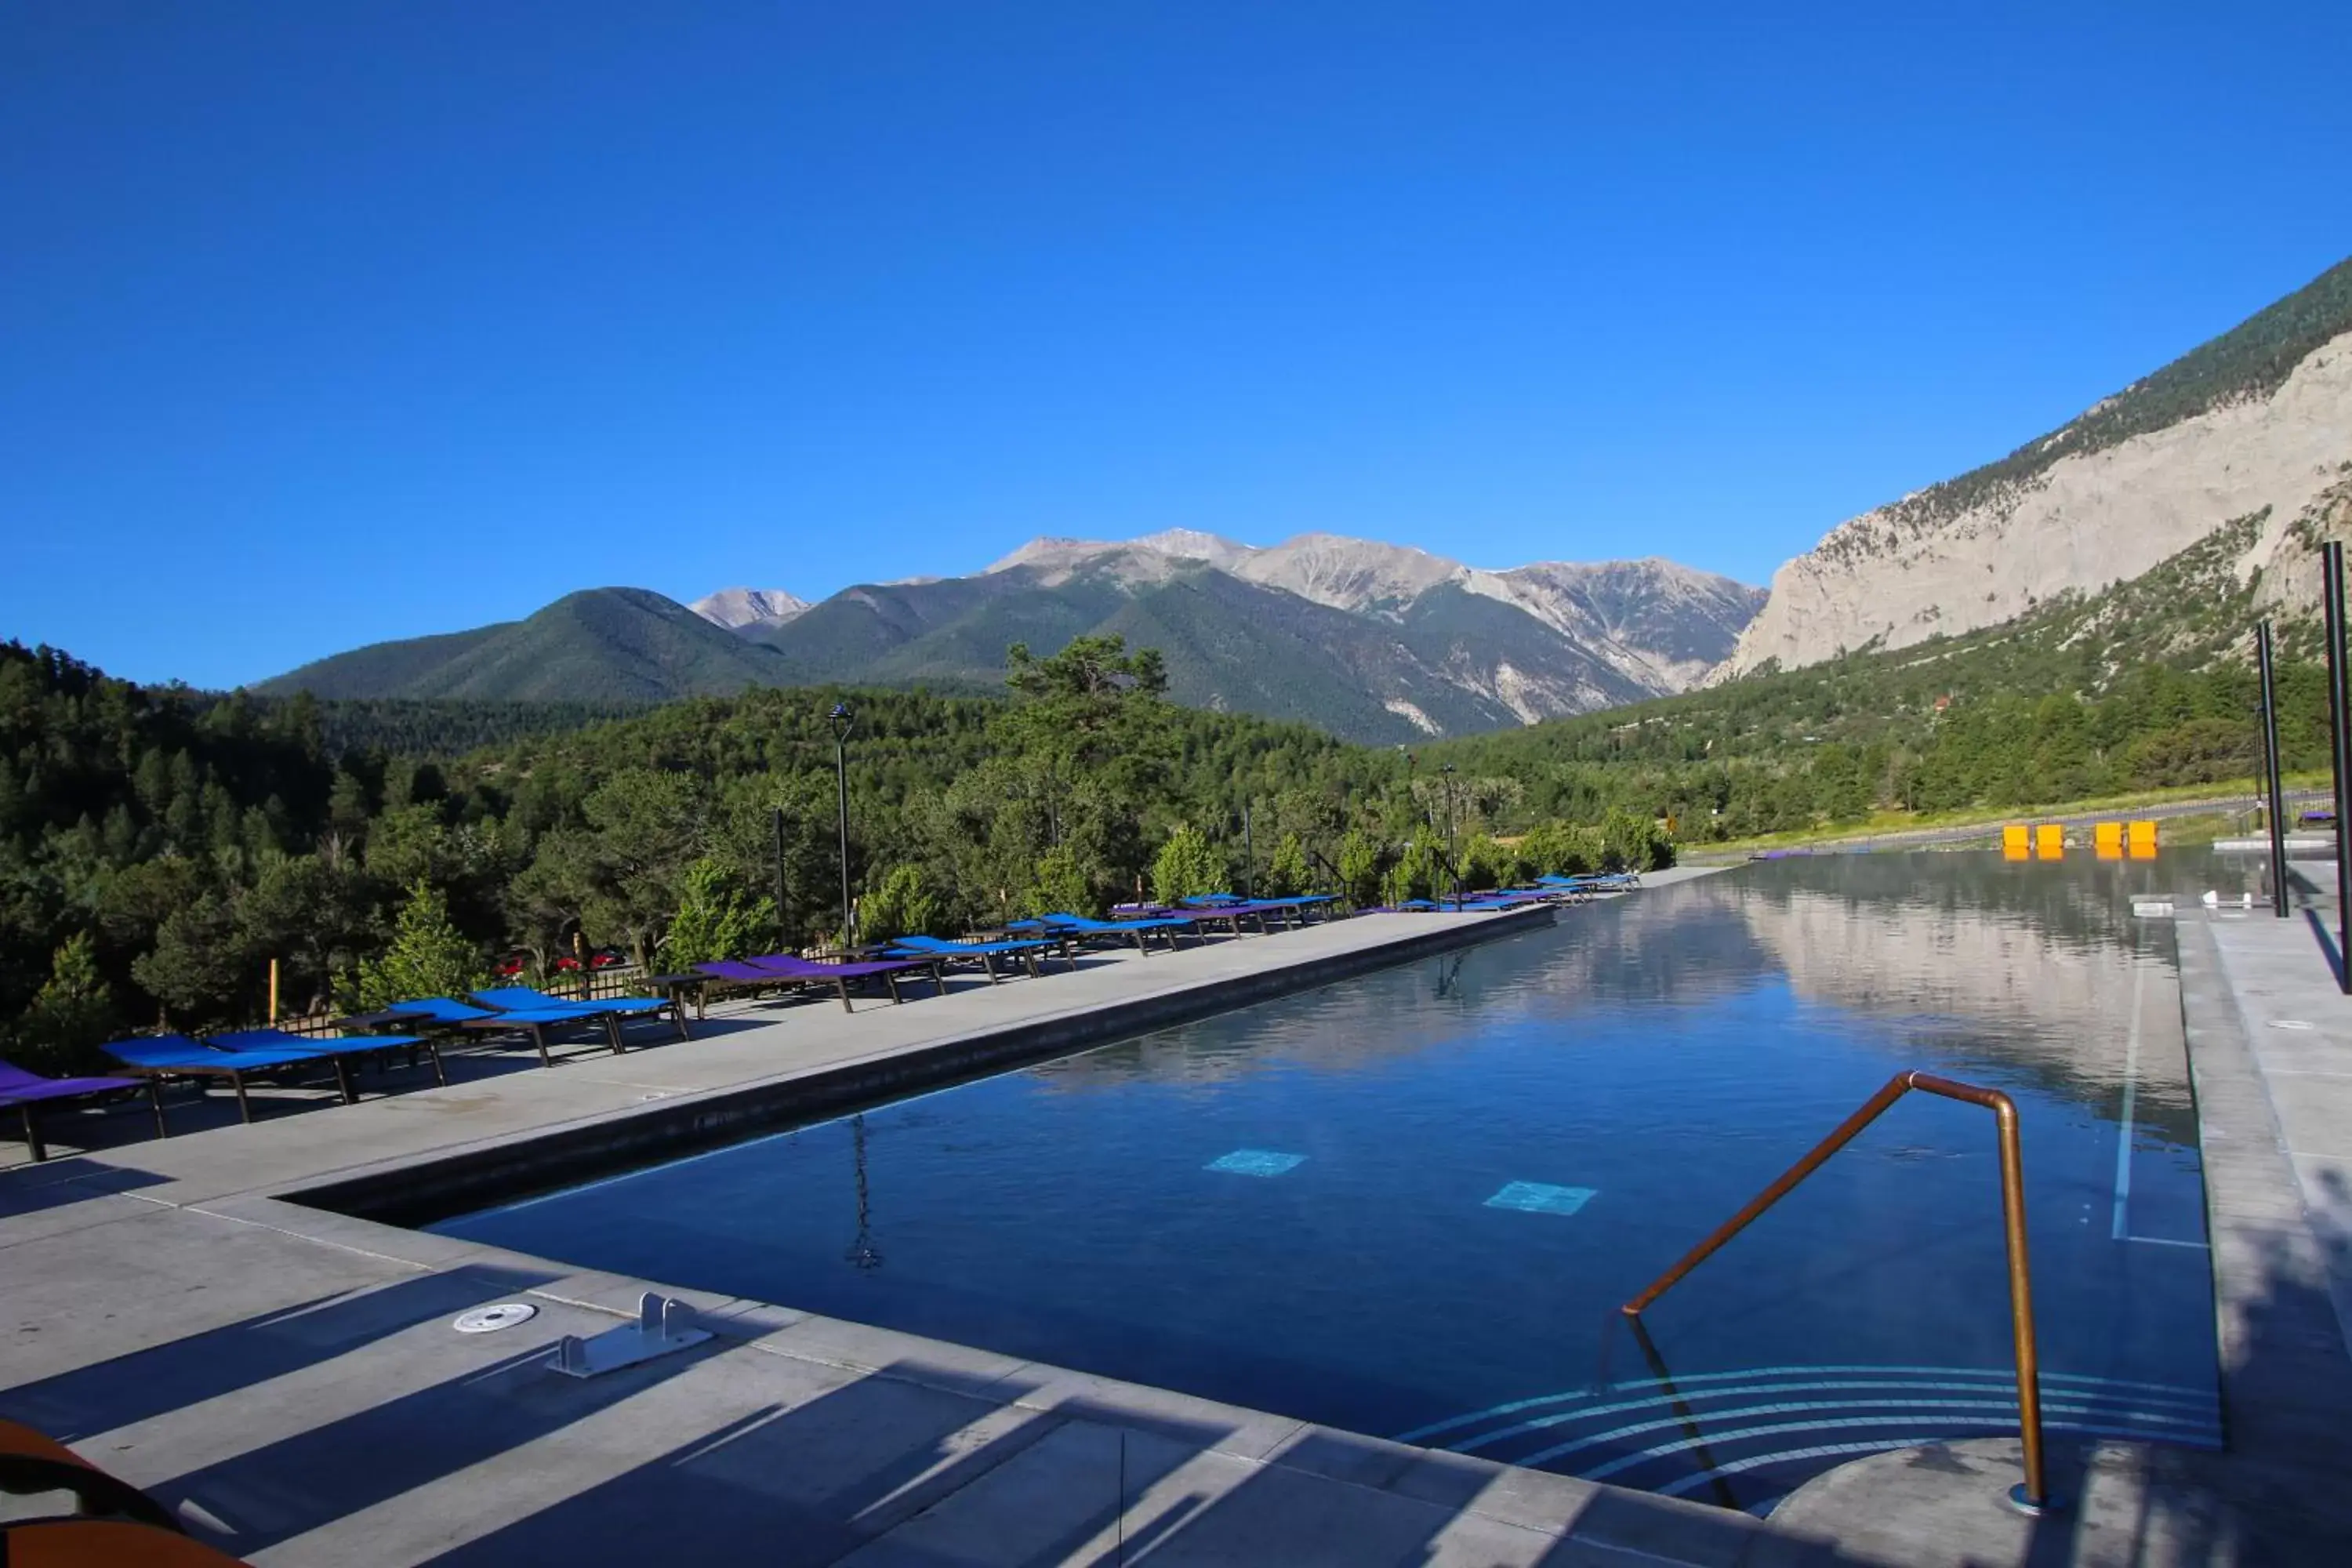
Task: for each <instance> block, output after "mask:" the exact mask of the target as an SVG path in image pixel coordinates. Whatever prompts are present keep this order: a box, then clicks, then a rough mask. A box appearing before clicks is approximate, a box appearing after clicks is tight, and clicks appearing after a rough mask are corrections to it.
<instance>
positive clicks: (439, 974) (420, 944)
mask: <svg viewBox="0 0 2352 1568" xmlns="http://www.w3.org/2000/svg"><path fill="white" fill-rule="evenodd" d="M486 978H487V977H486V974H485V973H484V970H483V967H482V954H481V950H480V949H479V948H478V947H476V946H475V945H474V944H473V943H472V942H468V941H467V940H466V937H465V934H464V933H463V932H461V931H458V929H457V927H456V926H455V925H453V924H451V923H450V921H449V904H448V900H446V899H444V898H443V897H442V896H441V893H440V890H439V889H436V888H435V887H434V886H433V885H432V884H431V883H429V882H425V881H422V880H420V881H418V882H416V883H415V885H414V886H412V887H411V888H410V889H408V897H407V898H406V899H404V900H402V902H401V906H400V913H399V915H398V916H397V917H396V918H395V919H394V922H393V930H392V943H391V945H390V946H388V947H386V948H385V949H384V950H383V955H382V956H381V957H377V958H363V959H362V960H360V976H359V1005H360V1006H362V1008H376V1007H385V1006H389V1005H392V1004H393V1003H394V1002H404V1001H407V1000H409V999H411V998H413V997H418V996H463V995H465V994H467V992H469V991H473V990H476V989H478V987H480V986H481V985H482V984H484V983H485V981H486Z"/></svg>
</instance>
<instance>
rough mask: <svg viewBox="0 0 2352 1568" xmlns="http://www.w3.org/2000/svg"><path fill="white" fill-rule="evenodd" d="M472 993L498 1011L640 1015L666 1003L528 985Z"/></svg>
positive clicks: (504, 986)
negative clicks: (573, 993)
mask: <svg viewBox="0 0 2352 1568" xmlns="http://www.w3.org/2000/svg"><path fill="white" fill-rule="evenodd" d="M473 996H474V1000H475V1001H477V1002H479V1003H480V1004H481V1005H483V1006H485V1007H495V1008H497V1009H498V1010H499V1011H500V1012H502V1013H508V1012H514V1011H516V1010H518V1009H520V1010H521V1011H524V1012H541V1011H544V1010H546V1009H548V1008H551V1007H581V1008H594V1009H596V1010H597V1011H599V1012H604V1013H618V1014H619V1015H621V1016H623V1017H625V1018H644V1017H650V1016H653V1015H654V1014H656V1013H658V1012H660V1011H662V1010H663V1009H664V1008H666V1007H667V1006H668V1005H669V1003H668V1002H667V1000H666V999H664V998H662V997H659V996H599V997H593V998H591V999H589V1000H588V1001H585V1002H583V1001H581V1000H579V999H578V998H576V997H565V996H552V995H550V994H548V993H546V992H544V991H537V990H533V989H532V988H531V987H530V986H528V985H501V986H499V988H497V989H496V990H493V991H477V992H475V993H474V994H473Z"/></svg>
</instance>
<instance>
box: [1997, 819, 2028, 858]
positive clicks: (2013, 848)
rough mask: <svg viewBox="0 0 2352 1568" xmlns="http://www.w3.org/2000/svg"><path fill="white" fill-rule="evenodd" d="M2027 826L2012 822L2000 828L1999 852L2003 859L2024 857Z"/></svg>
mask: <svg viewBox="0 0 2352 1568" xmlns="http://www.w3.org/2000/svg"><path fill="white" fill-rule="evenodd" d="M2026 834H2027V828H2026V826H2025V824H2023V823H2021V822H2012V823H2011V824H2010V825H2009V826H2006V827H2004V828H2002V829H2001V830H2000V853H2001V858H2003V859H2005V860H2022V859H2024V858H2025V846H2026Z"/></svg>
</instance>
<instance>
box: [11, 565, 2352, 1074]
mask: <svg viewBox="0 0 2352 1568" xmlns="http://www.w3.org/2000/svg"><path fill="white" fill-rule="evenodd" d="M2225 543H2226V542H2225ZM2193 553H2194V552H2190V555H2191V556H2192V557H2193ZM2203 570H2204V568H2203V566H2202V565H2200V560H2198V559H2194V558H2190V557H2184V558H2182V559H2180V560H2177V561H2175V562H2173V563H2167V564H2166V567H2165V568H2162V569H2160V570H2159V573H2158V574H2150V576H2149V577H2148V578H2144V579H2141V580H2140V581H2139V582H2137V583H2136V584H2125V585H2122V586H2120V587H2118V588H2117V589H2115V590H2111V591H2110V592H2109V593H2108V594H2107V595H2096V596H2093V597H2091V598H2088V599H2084V600H2079V601H2075V600H2069V601H2066V602H2062V603H2059V604H2056V605H2051V606H2048V607H2047V608H2046V609H2045V610H2043V611H2042V612H2039V613H2037V614H2036V615H2034V616H2028V617H2025V618H2023V619H2022V620H2021V621H2018V622H2013V623H2011V624H2010V625H2009V626H2003V627H1997V628H1993V629H1992V630H1990V631H1988V632H1982V633H1978V634H1974V635H1972V636H1970V637H1964V638H1954V639H1944V640H1939V641H1936V642H1930V643H1927V644H1924V645H1921V646H1919V647H1911V648H1906V649H1903V650H1900V651H1899V652H1893V653H1889V652H1883V651H1872V650H1864V651H1862V652H1859V653H1855V654H1853V655H1850V656H1848V657H1846V658H1841V659H1838V660H1835V661H1832V662H1831V663H1828V664H1824V665H1821V666H1817V667H1811V668H1804V669H1799V670H1790V671H1766V672H1762V673H1759V674H1757V675H1754V676H1751V677H1748V678H1746V679H1740V680H1738V681H1733V682H1729V683H1727V684H1724V685H1721V686H1717V687H1714V688H1710V689H1702V690H1699V691H1695V692H1692V693H1688V694H1685V695H1683V696H1680V697H1675V698H1668V699H1664V700H1655V701H1650V702H1644V703H1641V704H1637V705H1634V706H1632V707H1627V708H1622V709H1615V710H1608V711H1604V712H1601V713H1596V714H1591V715H1587V716H1584V717H1581V718H1577V719H1571V720H1564V721H1552V722H1549V723H1544V724H1538V725H1534V726H1530V727H1528V728H1525V729H1521V730H1515V731H1502V732H1497V733H1493V734H1487V735H1480V736H1474V737H1468V738H1464V739H1459V740H1454V741H1447V742H1437V743H1433V744H1430V745H1428V746H1425V747H1422V748H1418V749H1415V750H1412V751H1408V750H1406V749H1403V748H1396V747H1367V746H1360V745H1355V744H1351V743H1349V742H1342V741H1339V740H1337V739H1334V738H1332V737H1330V736H1328V735H1327V734H1324V733H1322V732H1321V731H1317V730H1314V729H1311V728H1308V727H1307V726H1304V725H1298V724H1285V723H1278V722H1274V721H1267V720H1263V719H1257V718H1252V717H1247V716H1243V715H1237V714H1233V713H1220V712H1211V711H1204V710H1194V709H1188V708H1184V707H1181V706H1180V705H1177V704H1175V703H1173V702H1171V701H1170V700H1168V698H1167V695H1166V692H1167V685H1168V677H1167V673H1166V670H1165V668H1163V666H1162V664H1161V661H1160V656H1159V654H1158V653H1157V651H1156V650H1154V649H1151V648H1129V647H1127V646H1126V645H1125V644H1124V643H1123V642H1122V641H1121V640H1120V639H1119V638H1118V637H1116V636H1089V637H1079V638H1077V639H1076V641H1073V642H1071V643H1070V644H1068V645H1067V646H1066V647H1064V648H1063V649H1062V650H1061V651H1060V652H1058V653H1055V654H1054V655H1052V656H1051V657H1043V658H1040V657H1034V656H1032V655H1031V654H1030V652H1029V651H1028V649H1027V648H1025V647H1022V646H1019V645H1015V646H1014V647H1012V648H1011V649H1010V650H1009V652H1008V657H1007V659H1006V666H1005V675H1004V686H1003V691H1002V694H1001V695H997V696H986V697H982V696H965V695H940V694H935V693H930V692H926V691H921V690H912V691H910V690H901V689H891V690H854V689H846V688H823V689H767V688H755V689H751V690H750V691H747V692H745V693H743V694H741V695H740V696H735V697H725V698H698V699H691V700H684V701H677V702H673V703H668V704H666V705H662V706H658V707H651V708H643V709H617V708H609V707H607V708H598V707H593V706H587V705H572V706H570V707H565V706H562V705H556V704H546V705H533V704H520V703H518V704H506V703H481V702H464V701H449V702H432V701H415V702H398V703H388V702H335V701H320V700H313V699H311V698H310V697H309V696H306V695H297V696H294V697H291V698H260V697H256V696H252V695H249V694H246V693H233V694H228V695H220V694H212V693H203V692H197V691H194V690H191V689H187V688H184V687H177V686H173V687H147V686H141V685H137V684H134V683H131V682H129V681H124V680H121V679H112V678H110V677H108V676H106V675H104V674H103V673H101V672H100V671H99V670H97V669H95V668H91V667H89V666H88V665H87V664H84V663H81V662H79V661H78V660H76V659H74V658H71V657H69V656H68V655H67V654H65V653H62V652H59V651H57V650H55V649H50V648H47V647H37V648H26V647H23V646H21V645H18V644H14V643H8V644H0V1051H5V1054H6V1055H7V1056H8V1057H9V1058H10V1059H12V1060H15V1061H16V1062H18V1063H19V1064H20V1065H24V1066H27V1067H33V1068H39V1069H42V1070H56V1071H64V1070H70V1069H73V1068H83V1067H87V1066H89V1065H91V1063H92V1058H91V1057H90V1050H91V1048H92V1047H94V1045H95V1044H96V1043H97V1042H98V1041H100V1040H103V1039H106V1038H109V1037H113V1036H114V1035H117V1034H120V1033H123V1032H127V1031H130V1030H133V1029H139V1028H145V1027H151V1026H156V1025H158V1024H168V1025H170V1026H174V1027H181V1028H203V1027H207V1026H218V1025H224V1024H230V1023H237V1022H252V1021H257V1020H258V1019H260V1018H261V1017H262V1016H263V1015H264V1013H265V1012H266V1010H267V1007H268V1000H267V998H268V993H267V989H266V988H267V984H268V982H267V976H268V969H269V965H270V963H271V961H272V960H275V961H276V962H277V965H278V975H279V984H280V992H279V996H280V1010H281V1012H282V1013H285V1014H289V1015H292V1014H306V1013H314V1012H324V1011H330V1010H336V1009H352V1008H358V1007H362V1006H366V1005H375V1004H378V1003H381V1002H383V1001H387V1000H391V999H393V998H394V997H397V996H401V995H407V994H415V992H416V991H417V990H418V989H432V988H446V987H450V986H457V985H462V984H466V983H467V982H469V981H474V980H478V979H479V978H481V977H483V976H486V975H487V974H488V973H489V972H490V971H491V970H492V968H493V967H494V966H504V965H518V966H519V967H520V973H524V974H525V975H527V976H534V977H541V978H545V977H552V976H555V975H557V974H559V973H562V970H563V969H565V968H566V967H567V966H568V965H569V964H572V963H577V962H578V961H579V960H580V959H581V958H583V957H584V956H585V955H586V954H587V953H588V952H590V951H591V950H610V951H614V952H618V953H620V954H622V955H624V956H625V957H626V958H628V959H630V960H633V961H635V962H636V963H642V964H644V965H646V967H647V968H648V969H651V970H656V971H659V970H675V969H679V968H684V967H687V966H688V965H690V964H692V963H696V962H700V961H704V960H708V959H711V958H718V957H726V956H734V955H740V954H742V953H747V952H769V951H773V950H775V949H777V948H778V947H780V946H793V947H801V946H805V945H810V944H819V943H826V942H836V941H838V940H839V939H840V937H841V936H842V934H843V913H842V903H843V885H842V884H843V872H842V863H841V858H840V844H839V839H838V837H837V836H838V831H839V830H838V826H837V817H836V814H837V811H838V810H839V806H840V802H839V800H838V799H837V797H836V788H837V783H836V773H835V763H836V755H838V757H839V759H840V763H841V774H840V778H841V781H842V783H844V784H845V795H846V805H847V817H848V824H849V832H848V859H847V868H848V869H847V881H848V889H847V890H848V895H849V898H850V900H852V901H853V904H854V909H855V926H854V933H855V935H856V937H857V939H859V940H861V941H872V940H876V939H879V938H883V937H887V936H890V935H895V934H900V933H905V932H912V931H929V932H933V933H937V934H940V935H949V936H952V935H958V934H961V933H963V932H966V931H972V930H981V929H987V928H990V927H992V926H996V925H999V924H1001V923H1002V922H1003V921H1004V920H1006V919H1008V918H1012V917H1015V916H1019V915H1023V914H1028V913H1035V912H1043V911H1050V910H1077V911H1082V912H1088V913H1101V912H1103V911H1105V910H1107V909H1108V907H1109V906H1111V905H1112V904H1114V903H1117V902H1119V901H1122V900H1129V899H1133V898H1137V897H1139V896H1144V897H1156V898H1171V897H1175V896H1179V895H1182V894H1189V893H1198V892H1206V891H1213V890H1218V889H1235V890H1248V891H1252V892H1256V893H1279V892H1286V891H1304V890H1309V889H1314V890H1324V891H1332V892H1337V893H1339V894H1340V895H1342V896H1343V897H1345V898H1346V899H1348V900H1349V901H1351V902H1353V903H1355V904H1358V905H1369V904H1372V903H1378V902H1384V901H1394V900H1402V899H1404V898H1409V897H1417V896H1426V895H1428V894H1431V893H1433V892H1436V891H1441V890H1443V889H1445V888H1447V887H1449V886H1451V885H1453V884H1454V881H1455V880H1456V879H1458V880H1459V882H1460V883H1461V885H1463V886H1465V887H1468V888H1477V887H1488V886H1495V885H1498V884H1507V883H1509V882H1511V881H1515V880H1517V879H1521V878H1524V877H1526V876H1528V875H1529V874H1531V873H1533V872H1536V871H1576V870H1581V869H1600V868H1617V867H1623V866H1633V867H1636V868H1650V867H1655V866H1659V865H1663V864H1665V863H1668V862H1669V861H1670V860H1671V858H1673V856H1674V853H1675V841H1674V840H1675V837H1679V838H1680V839H1681V840H1682V841H1684V842H1706V841H1710V840H1722V839H1727V838H1733V837H1746V836H1748V835H1751V834H1756V833H1761V832H1768V831H1775V830H1783V829H1791V828H1805V827H1811V826H1821V825H1825V824H1835V823H1840V822H1850V821H1858V820H1860V819H1862V818H1864V817H1865V816H1868V815H1869V814H1871V813H1872V812H1873V811H1874V810H1877V809H1881V808H1885V807H1903V808H1908V809H1913V810H1932V809H1945V808H1952V807H1959V806H1969V805H1981V806H1990V807H1999V808H2011V807H2013V808H2017V809H2020V810H2024V809H2029V808H2031V807H2032V806H2035V805H2043V804H2051V803H2055V802H2059V801H2065V800H2074V799H2080V798H2084V797H2088V796H2095V795H2101V794H2104V793H2108V792H2112V791H2119V790H2127V789H2137V788H2145V787H2158V786H2165V785H2175V784H2207V783H2221V782H2223V781H2229V780H2237V779H2242V778H2245V777H2248V776H2250V775H2251V774H2252V772H2253V771H2254V764H2255V759H2256V757H2257V755H2258V751H2257V747H2258V736H2259V724H2258V702H2257V693H2256V687H2255V682H2254V677H2253V673H2252V668H2251V667H2250V666H2249V664H2248V662H2247V661H2246V659H2245V658H2243V646H2242V645H2243V643H2244V640H2245V639H2244V637H2242V635H2241V628H2242V627H2243V626H2245V625H2246V624H2247V622H2246V619H2245V618H2244V614H2243V613H2244V612H2245V610H2246V605H2244V604H2243V603H2242V601H2241V600H2239V599H2232V598H2231V597H2230V596H2229V594H2228V593H2226V592H2224V593H2223V594H2222V597H2221V601H2220V602H2215V601H2214V599H2213V598H2212V595H2211V594H2210V593H2206V592H2204V590H2206V589H2208V588H2210V587H2212V586H2213V584H2209V583H2206V582H2205V581H2203V580H2202V579H2201V578H2200V577H2199V575H2198V574H2200V572H2201V571H2203ZM2165 573H2169V574H2171V575H2169V576H2166V575H2163V574H2165ZM2187 588H2194V589H2196V590H2198V592H2197V593H2196V594H2194V595H2191V597H2192V598H2194V599H2195V600H2196V602H2199V603H2203V604H2206V605H2209V606H2210V610H2209V611H2208V612H2204V613H2201V614H2200V616H2199V617H2191V618H2190V619H2189V621H2186V622H2184V621H2183V620H2182V618H2181V617H2180V616H2179V615H2177V614H2176V615H2174V616H2171V617H2170V618H2169V619H2168V620H2165V621H2163V622H2162V629H2161V630H2160V631H2147V632H2144V633H2135V632H2133V631H2132V630H2131V628H2132V627H2133V626H2157V625H2158V623H2157V622H2156V621H2154V620H2151V619H2148V618H2147V617H2137V618H2136V617H2135V615H2134V613H2133V612H2134V605H2135V603H2136V601H2134V600H2133V599H2132V598H2131V595H2135V594H2139V595H2160V596H2163V597H2165V598H2167V599H2168V602H2170V603H2171V604H2174V605H2179V604H2180V603H2182V602H2184V600H2183V598H2182V594H2183V592H2184V590H2185V589H2187ZM2135 636H2139V637H2142V640H2141V641H2139V642H2135V641H2134V640H2133V637H2135ZM2309 642H2310V639H2309V638H2308V637H2301V638H2300V640H2298V638H2297V637H2289V639H2288V640H2287V646H2288V647H2289V648H2290V650H2294V651H2306V650H2307V649H2308V647H2309ZM2281 692H2282V696H2281V730H2282V736H2283V742H2284V746H2283V749H2284V753H2285V759H2286V762H2287V764H2288V765H2289V766H2290V767H2295V768H2302V767H2313V766H2320V765H2324V763H2325V760H2326V750H2327V729H2326V695H2325V679H2324V676H2323V673H2322V671H2321V669H2320V668H2319V667H2318V666H2316V665H2315V664H2314V663H2311V662H2309V660H2308V659H2307V658H2287V659H2286V660H2285V661H2284V663H2283V665H2282V667H2281ZM836 710H839V712H840V720H839V721H838V722H836V721H835V717H834V715H835V712H836ZM839 730H845V734H840V735H838V736H837V733H836V731H839ZM837 744H838V752H836V745H837ZM1669 823H1671V825H1672V832H1673V837H1670V836H1669V832H1668V830H1667V825H1668V824H1669Z"/></svg>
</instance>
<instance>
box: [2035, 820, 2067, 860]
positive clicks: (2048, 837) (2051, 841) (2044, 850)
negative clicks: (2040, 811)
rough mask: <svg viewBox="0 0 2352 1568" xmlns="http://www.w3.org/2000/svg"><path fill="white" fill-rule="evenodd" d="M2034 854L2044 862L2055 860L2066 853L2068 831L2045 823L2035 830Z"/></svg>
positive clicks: (2051, 823)
mask: <svg viewBox="0 0 2352 1568" xmlns="http://www.w3.org/2000/svg"><path fill="white" fill-rule="evenodd" d="M2033 852H2034V853H2035V854H2036V855H2039V856H2040V857H2041V858H2042V859H2044V860H2055V859H2057V858H2060V857H2061V856H2063V855H2064V854H2065V853H2066V830H2065V829H2064V828H2063V827H2061V826H2058V824H2056V823H2054V822H2045V823H2042V825H2041V826H2038V827H2036V828H2035V829H2034V830H2033Z"/></svg>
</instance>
